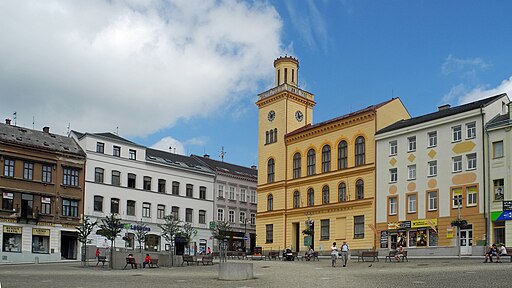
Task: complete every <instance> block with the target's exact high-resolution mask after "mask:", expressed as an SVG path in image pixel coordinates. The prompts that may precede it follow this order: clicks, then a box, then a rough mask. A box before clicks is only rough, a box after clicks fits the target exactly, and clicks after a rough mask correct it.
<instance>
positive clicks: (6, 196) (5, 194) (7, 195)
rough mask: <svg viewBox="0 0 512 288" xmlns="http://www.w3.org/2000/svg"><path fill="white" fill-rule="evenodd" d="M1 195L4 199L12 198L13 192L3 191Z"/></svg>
mask: <svg viewBox="0 0 512 288" xmlns="http://www.w3.org/2000/svg"><path fill="white" fill-rule="evenodd" d="M2 196H3V198H4V199H13V194H12V193H9V192H4V193H3V194H2Z"/></svg>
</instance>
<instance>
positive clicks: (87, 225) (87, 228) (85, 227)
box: [76, 216, 98, 261]
mask: <svg viewBox="0 0 512 288" xmlns="http://www.w3.org/2000/svg"><path fill="white" fill-rule="evenodd" d="M97 224H98V223H97V222H92V221H91V219H90V218H89V216H87V217H85V219H84V220H83V221H82V224H81V225H79V226H76V230H77V231H78V241H79V242H80V243H82V251H83V252H82V253H83V257H82V260H83V261H87V238H89V235H91V233H92V231H93V230H94V227H95V226H96V225H97Z"/></svg>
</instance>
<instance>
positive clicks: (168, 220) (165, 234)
mask: <svg viewBox="0 0 512 288" xmlns="http://www.w3.org/2000/svg"><path fill="white" fill-rule="evenodd" d="M164 221H165V223H164V224H158V227H160V229H161V230H162V234H161V236H162V238H164V240H165V241H166V242H167V243H168V244H169V246H171V248H170V249H169V263H171V266H173V265H174V257H173V256H174V252H175V251H174V247H175V246H174V243H173V242H174V239H175V237H176V235H178V233H179V232H180V231H181V226H182V221H181V220H180V218H179V217H174V215H173V214H169V215H166V216H165V218H164Z"/></svg>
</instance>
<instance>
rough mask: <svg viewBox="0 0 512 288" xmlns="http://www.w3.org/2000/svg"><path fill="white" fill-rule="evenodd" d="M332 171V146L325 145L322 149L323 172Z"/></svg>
mask: <svg viewBox="0 0 512 288" xmlns="http://www.w3.org/2000/svg"><path fill="white" fill-rule="evenodd" d="M329 171H331V146H329V145H325V146H324V148H322V172H323V173H325V172H329Z"/></svg>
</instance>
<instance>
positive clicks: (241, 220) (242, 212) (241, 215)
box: [238, 211, 248, 224]
mask: <svg viewBox="0 0 512 288" xmlns="http://www.w3.org/2000/svg"><path fill="white" fill-rule="evenodd" d="M238 216H239V217H238V220H239V221H240V223H242V224H245V221H246V220H248V219H246V218H245V212H244V211H240V214H239V215H238Z"/></svg>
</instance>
